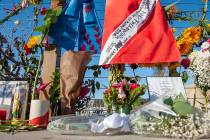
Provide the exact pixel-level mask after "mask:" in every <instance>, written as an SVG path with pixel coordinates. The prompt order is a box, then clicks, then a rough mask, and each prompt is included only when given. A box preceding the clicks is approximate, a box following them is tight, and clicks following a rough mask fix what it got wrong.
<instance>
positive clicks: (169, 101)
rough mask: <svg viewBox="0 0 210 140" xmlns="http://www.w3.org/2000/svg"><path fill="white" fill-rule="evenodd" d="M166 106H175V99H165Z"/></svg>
mask: <svg viewBox="0 0 210 140" xmlns="http://www.w3.org/2000/svg"><path fill="white" fill-rule="evenodd" d="M164 104H166V105H169V106H173V104H174V102H173V99H172V98H171V97H169V98H167V99H165V100H164Z"/></svg>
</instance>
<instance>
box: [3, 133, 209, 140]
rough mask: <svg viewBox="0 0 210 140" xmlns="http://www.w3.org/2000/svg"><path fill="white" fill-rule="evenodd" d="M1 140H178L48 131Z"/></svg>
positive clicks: (6, 137)
mask: <svg viewBox="0 0 210 140" xmlns="http://www.w3.org/2000/svg"><path fill="white" fill-rule="evenodd" d="M0 140H176V139H169V138H151V137H143V136H137V135H121V136H75V135H60V134H55V133H51V132H48V131H31V132H19V133H16V134H13V135H12V134H7V133H0ZM202 140H204V139H202ZM205 140H209V139H205Z"/></svg>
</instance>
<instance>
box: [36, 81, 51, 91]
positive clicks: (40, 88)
mask: <svg viewBox="0 0 210 140" xmlns="http://www.w3.org/2000/svg"><path fill="white" fill-rule="evenodd" d="M50 83H51V82H50ZM50 83H47V84H44V83H42V84H40V85H39V87H38V89H37V90H36V91H37V92H38V93H39V92H40V91H44V90H45V89H46V88H47V86H48V85H49V84H50Z"/></svg>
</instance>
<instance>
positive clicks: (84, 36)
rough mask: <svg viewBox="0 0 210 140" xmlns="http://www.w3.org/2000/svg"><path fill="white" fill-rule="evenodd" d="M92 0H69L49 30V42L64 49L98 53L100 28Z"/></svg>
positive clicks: (100, 35)
mask: <svg viewBox="0 0 210 140" xmlns="http://www.w3.org/2000/svg"><path fill="white" fill-rule="evenodd" d="M94 9H95V6H94V2H93V0H69V1H68V2H67V4H66V6H65V7H63V11H62V14H61V16H60V17H59V19H58V21H57V23H56V24H54V25H52V27H51V28H50V31H49V43H50V44H55V45H57V46H59V47H62V48H64V49H66V50H75V47H78V50H81V51H89V52H92V53H100V46H101V38H102V30H101V28H100V25H99V21H98V19H97V16H96V12H95V10H94Z"/></svg>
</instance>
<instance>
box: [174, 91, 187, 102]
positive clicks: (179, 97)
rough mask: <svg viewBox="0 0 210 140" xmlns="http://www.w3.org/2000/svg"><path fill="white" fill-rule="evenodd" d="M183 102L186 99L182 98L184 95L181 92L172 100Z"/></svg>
mask: <svg viewBox="0 0 210 140" xmlns="http://www.w3.org/2000/svg"><path fill="white" fill-rule="evenodd" d="M180 101H181V102H185V101H186V99H185V98H184V96H183V94H181V93H180V95H178V96H177V97H176V99H175V100H174V103H176V102H180Z"/></svg>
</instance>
